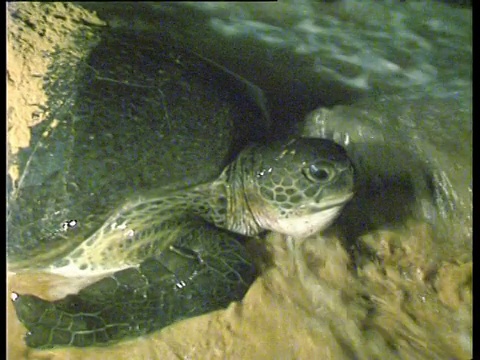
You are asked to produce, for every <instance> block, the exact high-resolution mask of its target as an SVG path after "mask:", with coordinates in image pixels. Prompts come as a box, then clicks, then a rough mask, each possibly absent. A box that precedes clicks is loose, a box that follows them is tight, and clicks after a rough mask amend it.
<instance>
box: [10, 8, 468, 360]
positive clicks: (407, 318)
mask: <svg viewBox="0 0 480 360" xmlns="http://www.w3.org/2000/svg"><path fill="white" fill-rule="evenodd" d="M8 8H9V10H8V14H7V16H8V19H7V21H8V23H7V24H8V42H7V76H8V82H7V85H8V100H7V108H8V120H7V121H8V122H7V127H8V150H9V154H15V153H16V152H17V151H18V150H19V149H20V148H23V147H27V146H29V141H30V129H29V128H30V127H31V126H34V125H35V124H37V123H38V122H40V121H42V119H43V118H44V116H45V113H44V111H45V108H44V107H43V106H42V104H45V101H46V96H45V94H44V92H43V90H42V74H44V73H45V72H46V69H47V66H48V65H49V58H48V56H46V54H48V52H49V51H52V49H53V46H54V45H59V46H62V44H64V43H67V42H68V39H69V34H70V32H71V30H72V29H73V28H75V27H78V26H101V25H102V22H101V21H100V20H99V19H98V18H96V17H95V15H94V14H91V13H88V12H86V11H84V10H82V9H79V8H77V7H75V6H72V5H69V4H67V3H65V4H63V3H45V4H39V3H9V4H8ZM12 14H15V16H12ZM9 174H10V176H11V177H12V179H13V180H15V179H17V178H18V169H17V167H16V166H15V164H14V163H11V164H10V167H9ZM268 241H269V244H270V250H271V252H272V254H273V257H274V266H273V267H272V268H270V269H268V270H266V271H265V273H264V274H263V275H262V276H261V277H260V278H259V279H258V280H257V281H256V282H255V283H254V285H253V286H252V287H251V289H250V290H249V292H248V293H247V295H246V297H245V299H244V301H243V303H242V304H239V303H234V304H231V306H230V307H229V308H228V309H226V310H224V311H218V312H215V313H211V314H207V315H205V316H201V317H198V318H194V319H189V320H186V321H183V322H180V323H177V324H175V325H174V326H171V327H169V328H166V329H164V330H163V331H160V332H158V333H154V334H151V335H150V336H146V337H143V338H141V339H135V340H132V341H127V342H123V343H120V344H118V345H115V346H111V347H108V348H90V349H57V350H51V351H50V350H49V351H39V350H32V349H28V348H27V347H26V346H25V344H24V342H23V335H24V334H25V331H26V330H25V328H24V327H23V326H22V325H21V324H20V322H19V321H18V319H17V318H16V315H15V313H14V310H13V306H12V304H11V301H10V300H9V298H7V346H8V350H7V354H8V358H9V359H105V358H115V359H207V358H208V359H251V358H257V359H312V358H320V359H344V358H345V359H351V358H352V356H353V354H355V356H357V358H358V359H372V358H392V359H393V358H404V359H407V358H415V359H431V358H436V359H443V358H445V359H467V358H470V357H471V356H472V354H471V346H472V343H471V342H472V337H471V336H472V263H471V262H466V263H462V262H457V261H454V260H453V259H452V260H448V259H447V260H442V261H437V262H433V261H432V260H430V259H432V258H434V257H432V256H431V255H432V251H433V250H432V246H431V241H432V237H431V234H430V232H429V229H428V227H427V226H426V225H424V224H414V223H412V224H408V225H407V226H406V227H405V229H403V230H402V231H400V230H399V231H398V232H387V231H384V232H378V233H375V234H370V235H368V236H366V237H365V238H363V239H362V242H361V244H363V245H362V246H363V250H365V251H368V252H369V253H371V254H372V256H371V259H369V260H368V259H367V260H365V261H362V262H361V263H359V264H354V263H353V262H352V259H351V257H350V256H349V254H347V252H346V251H345V250H344V249H343V248H342V247H341V245H340V243H339V241H337V240H336V238H335V237H329V238H327V240H325V239H318V238H315V239H310V240H308V241H306V242H305V243H304V244H303V246H302V247H301V251H300V252H299V254H301V258H302V259H303V260H304V262H302V263H301V264H300V265H299V264H298V263H295V261H293V260H292V255H291V254H290V253H289V252H288V250H287V247H286V244H285V239H283V238H282V237H280V236H271V237H270V239H269V240H268ZM318 249H322V251H321V253H319V252H318ZM66 281H67V282H68V280H66V279H64V278H61V277H57V276H52V275H45V274H17V275H15V274H8V279H7V296H8V297H9V296H10V293H11V291H17V292H20V293H22V292H23V293H33V294H36V295H39V296H42V297H44V298H47V299H52V298H54V296H53V294H54V293H55V289H57V288H58V287H61V286H64V285H65V283H66Z"/></svg>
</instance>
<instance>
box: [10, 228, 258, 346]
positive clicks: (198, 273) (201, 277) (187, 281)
mask: <svg viewBox="0 0 480 360" xmlns="http://www.w3.org/2000/svg"><path fill="white" fill-rule="evenodd" d="M208 230H209V229H205V228H204V229H202V232H203V235H205V231H207V233H208V232H209V231H208ZM210 231H212V233H211V235H214V236H215V239H211V238H210V239H209V238H208V237H204V236H202V237H201V239H202V241H199V240H198V239H200V238H199V237H197V235H196V234H192V236H188V239H185V238H184V239H181V240H180V241H177V243H176V244H175V245H172V246H170V247H169V248H168V250H166V251H164V252H162V253H161V254H160V255H158V256H155V257H150V258H148V259H146V260H145V261H143V262H142V263H141V264H140V266H139V267H136V268H128V269H125V270H122V271H118V272H116V273H113V274H112V275H110V276H109V277H106V278H104V279H102V280H100V281H98V282H96V283H94V284H92V285H90V286H88V287H86V288H84V289H82V290H81V291H80V292H79V293H78V294H75V295H68V296H66V297H65V298H63V299H60V300H57V301H53V302H49V301H45V300H43V299H40V298H38V297H36V296H33V295H21V294H15V296H14V297H12V299H13V302H14V307H15V310H16V313H17V316H18V318H19V319H20V321H21V322H22V323H23V324H24V325H25V326H26V327H27V329H28V330H29V331H28V333H27V335H26V338H25V340H26V343H27V345H28V346H30V347H34V348H44V349H46V348H52V347H56V346H77V347H86V346H102V345H108V344H110V343H113V342H117V341H119V340H122V339H125V338H131V337H135V336H141V335H144V334H147V333H150V332H152V331H155V330H159V329H161V328H163V327H165V326H167V325H169V324H171V323H173V322H175V321H177V320H181V319H185V318H189V317H193V316H197V315H201V314H204V313H207V312H210V311H213V310H218V309H221V308H224V307H226V306H228V304H229V303H230V302H232V301H238V300H241V299H242V298H243V296H244V294H245V292H246V291H247V289H248V288H249V286H250V285H251V283H252V282H253V280H254V276H255V272H254V269H253V266H252V263H251V261H250V259H249V256H248V254H247V252H246V250H245V249H244V247H243V246H242V245H241V244H240V243H239V242H238V241H237V240H236V239H235V238H234V237H232V235H231V234H229V233H226V232H225V233H223V232H221V233H220V235H219V232H218V229H215V230H213V229H210ZM213 231H214V232H213ZM219 240H220V241H219ZM192 241H193V242H192Z"/></svg>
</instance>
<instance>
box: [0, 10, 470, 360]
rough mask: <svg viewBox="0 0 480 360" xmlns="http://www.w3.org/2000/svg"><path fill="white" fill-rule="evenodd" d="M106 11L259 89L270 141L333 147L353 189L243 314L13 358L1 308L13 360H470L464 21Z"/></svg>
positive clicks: (18, 280) (15, 349)
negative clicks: (348, 168)
mask: <svg viewBox="0 0 480 360" xmlns="http://www.w3.org/2000/svg"><path fill="white" fill-rule="evenodd" d="M365 4H368V5H365ZM111 6H112V5H106V4H104V5H102V7H104V9H103V10H102V8H101V7H98V8H97V9H96V10H97V11H98V14H99V16H100V17H101V18H102V17H103V18H105V19H107V20H109V21H110V22H111V24H112V25H113V26H117V27H119V28H121V27H122V26H125V24H126V23H128V24H133V28H138V29H142V30H144V31H147V32H150V33H151V32H158V31H159V30H158V28H159V26H158V24H159V23H161V24H162V31H163V30H165V31H166V32H167V33H168V34H169V35H170V36H173V38H174V39H175V40H176V41H178V42H179V43H181V44H182V46H185V47H189V48H191V49H193V50H194V51H196V52H198V53H200V54H201V55H203V56H207V57H209V58H211V59H212V60H214V61H216V62H218V63H220V64H223V65H225V66H227V67H228V69H230V70H232V71H235V72H236V73H238V74H240V75H241V76H243V77H245V78H247V79H249V80H250V81H253V82H254V83H255V84H256V85H258V86H259V87H260V88H262V89H263V90H264V91H265V94H266V96H267V99H268V102H267V106H268V109H269V111H270V114H271V119H272V123H273V125H272V128H271V131H272V133H274V134H275V136H282V135H284V133H285V132H302V133H303V134H307V135H310V136H328V137H332V138H334V139H336V140H337V141H339V142H341V143H343V144H344V145H345V146H346V147H347V149H349V150H350V151H351V155H352V157H353V158H355V159H356V161H357V162H358V165H357V166H358V168H359V169H358V170H359V173H360V175H361V177H360V184H362V185H364V187H363V188H360V189H359V191H358V197H357V198H358V200H356V201H354V202H352V204H351V205H350V207H349V208H347V209H346V211H345V214H344V216H342V218H340V219H339V221H338V222H337V224H336V225H335V226H334V227H333V228H332V229H331V230H330V231H329V232H327V234H325V235H324V236H323V237H320V236H319V237H314V238H311V239H308V240H305V241H303V242H301V241H293V242H292V241H288V239H284V238H282V237H280V236H270V237H269V238H268V239H267V240H266V241H267V244H268V246H267V252H268V256H267V255H265V257H266V258H268V259H269V261H268V262H267V263H268V266H267V265H265V264H266V262H265V261H262V259H263V257H261V256H259V261H260V262H261V263H262V264H263V266H264V267H265V270H264V272H263V274H262V276H261V277H260V278H259V279H258V280H257V281H256V282H255V284H254V285H253V286H252V288H251V289H250V291H249V292H248V293H247V296H246V297H245V299H244V301H243V302H242V303H241V304H232V306H231V307H229V309H227V310H226V311H220V312H216V313H214V314H208V315H205V316H202V317H200V318H194V319H190V320H187V321H184V322H181V323H179V324H176V325H174V326H172V327H169V328H167V329H165V330H164V331H161V332H159V333H158V334H157V333H155V334H152V335H151V336H148V337H145V338H142V339H139V340H136V341H129V342H127V343H125V344H119V345H116V346H113V347H111V348H105V349H86V350H77V349H73V350H72V349H69V350H55V351H48V352H42V351H32V350H25V347H24V345H23V344H22V340H21V337H22V331H24V330H22V328H21V326H20V325H19V324H18V321H17V320H16V319H15V315H14V313H13V312H12V309H11V306H10V305H11V304H10V303H8V311H9V312H8V315H9V331H8V333H9V336H8V338H9V345H10V346H9V353H10V355H9V356H10V357H11V358H12V359H13V358H19V356H20V355H18V354H22V355H24V356H26V357H28V358H65V357H66V356H67V355H68V356H71V358H97V357H100V356H102V357H105V356H110V357H113V356H115V358H117V356H118V358H122V356H123V357H125V358H126V357H129V358H132V357H137V358H142V357H143V358H153V357H157V358H191V359H194V358H199V359H200V358H232V359H242V358H254V357H256V358H271V359H306V358H312V357H313V358H332V359H343V358H345V359H352V358H357V359H372V358H386V357H388V358H400V359H407V358H418V359H421V358H424V359H430V358H439V359H441V358H450V359H451V358H456V359H464V358H469V357H471V356H472V355H471V351H472V330H471V326H472V319H471V315H472V312H471V311H472V292H471V291H472V288H471V283H472V263H471V258H472V256H471V242H472V237H471V226H472V225H471V212H472V198H471V192H472V184H471V177H472V166H471V152H472V147H471V146H472V145H471V144H472V139H471V124H472V119H471V11H470V10H469V9H460V8H452V7H449V6H446V5H444V4H440V3H434V2H408V3H403V2H402V3H400V2H398V3H397V2H357V1H345V2H342V3H334V4H326V3H317V2H308V1H304V2H301V4H298V3H295V4H294V3H290V2H280V3H276V4H229V5H226V4H221V3H204V4H196V3H191V4H185V5H184V6H183V7H176V6H172V5H157V4H151V5H150V4H149V5H142V6H140V7H137V8H136V12H135V17H134V18H132V14H133V12H132V11H130V9H129V6H130V5H122V7H121V8H120V7H118V6H116V7H115V11H112V8H111ZM37 11H38V13H37V14H36V15H37V16H40V14H42V8H38V9H37ZM57 11H58V12H61V11H62V9H57ZM64 11H65V10H64ZM74 14H75V13H74ZM32 15H35V14H32ZM65 16H68V15H65ZM72 16H73V15H72ZM192 16H194V19H195V20H192ZM159 19H162V21H161V22H159ZM52 26H54V25H52ZM129 26H131V25H129ZM9 68H10V64H9ZM9 86H12V85H11V84H9ZM10 101H11V100H10V99H9V104H10ZM15 105H16V106H19V104H18V103H17V104H14V106H15ZM304 118H306V120H305V121H303V119H304ZM275 124H280V126H278V125H277V126H276V125H275ZM285 129H287V130H285ZM11 134H12V133H11V132H10V133H9V137H10V136H12V135H11ZM252 249H254V250H256V249H258V247H257V246H255V244H252ZM62 287H63V288H68V286H66V284H65V280H64V279H59V278H57V277H52V276H45V275H42V274H33V275H31V274H26V275H11V276H10V277H9V283H8V290H15V291H18V292H22V291H23V292H32V293H36V294H39V295H43V296H45V297H48V298H55V297H58V296H59V295H58V293H59V289H60V288H62ZM134 354H135V355H134Z"/></svg>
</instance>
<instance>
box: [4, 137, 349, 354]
mask: <svg viewBox="0 0 480 360" xmlns="http://www.w3.org/2000/svg"><path fill="white" fill-rule="evenodd" d="M352 191H353V168H352V166H351V163H350V160H349V159H348V157H347V155H346V152H345V150H344V149H343V148H342V147H341V146H339V145H337V144H335V143H334V142H332V141H329V140H324V139H295V140H292V141H289V142H288V143H281V142H275V143H272V144H269V145H257V146H251V147H248V148H247V149H245V150H244V151H242V153H240V155H239V156H238V158H237V159H236V160H235V161H234V162H233V163H232V164H230V165H229V166H227V168H226V169H225V170H224V171H223V172H222V174H221V175H220V176H219V178H218V179H217V180H215V181H212V182H211V183H208V184H202V185H197V186H195V187H192V188H189V189H185V190H182V191H180V192H174V193H171V194H165V193H164V194H163V195H161V196H158V197H153V198H148V199H140V200H139V201H137V202H134V203H132V204H127V205H126V206H124V207H123V208H121V209H120V210H119V211H118V212H117V213H115V214H114V215H112V217H111V218H109V219H108V220H107V221H106V223H105V224H104V225H103V226H102V227H101V229H99V230H98V231H97V232H96V233H95V234H93V235H92V236H91V237H90V238H88V239H86V240H85V241H84V243H83V244H82V245H81V246H80V247H79V248H77V249H76V250H74V251H73V252H72V253H71V254H69V255H68V257H67V258H63V259H59V261H58V262H57V263H56V264H58V266H57V265H56V264H55V263H54V264H53V265H54V266H53V267H52V268H50V270H51V271H53V270H55V271H56V272H58V270H61V269H64V270H67V269H68V270H71V269H72V268H74V269H76V270H78V271H80V272H81V271H85V269H87V270H88V268H89V267H88V266H86V267H85V269H84V266H83V265H84V264H88V265H89V266H90V271H91V274H95V272H97V273H101V272H108V271H109V270H110V271H114V270H118V269H122V270H119V271H115V272H113V274H111V275H109V276H107V277H105V278H104V279H102V280H100V281H98V282H97V283H94V284H92V285H90V286H88V287H86V288H84V289H83V290H81V291H80V292H79V293H78V294H76V295H69V296H67V297H65V298H64V299H61V300H58V301H54V302H48V301H44V300H42V299H40V298H38V297H35V296H32V295H22V294H15V296H14V297H13V300H14V306H15V309H16V312H17V315H18V318H19V319H20V321H21V322H22V323H23V324H24V325H25V326H26V327H27V328H28V330H29V332H28V334H27V336H26V342H27V345H28V346H30V347H35V348H51V347H55V346H79V347H81V346H93V345H97V346H99V345H106V344H110V343H113V342H116V341H119V340H122V339H124V338H129V337H135V336H139V335H143V334H147V333H149V332H152V331H154V330H159V329H161V328H163V327H165V326H167V325H169V324H171V323H173V322H175V321H177V320H180V319H184V318H189V317H192V316H197V315H200V314H204V313H207V312H210V311H213V310H217V309H221V308H224V307H226V306H227V305H228V304H229V303H230V302H232V301H238V300H241V299H242V297H243V296H244V294H245V293H246V291H247V289H248V287H249V286H250V285H251V283H252V282H253V280H254V278H255V271H254V269H253V266H252V262H251V260H250V258H249V256H248V254H247V252H246V250H245V249H244V248H243V247H242V245H241V244H240V242H238V240H237V239H238V237H239V235H235V233H236V234H241V235H246V236H253V235H256V234H258V233H260V232H261V231H265V230H273V231H278V232H281V233H283V234H287V235H291V236H308V235H310V234H312V233H314V232H316V231H320V230H322V229H324V228H325V227H327V226H328V224H329V223H330V222H331V221H332V219H333V218H334V217H335V216H337V215H338V213H339V212H340V210H341V208H342V207H343V205H344V204H345V203H346V201H348V200H349V199H350V197H351V195H352ZM119 226H120V228H119ZM119 229H120V231H119ZM126 230H128V232H130V234H131V235H125V231H126ZM227 230H228V231H227ZM65 259H68V261H67V265H64V264H63V260H65ZM138 263H140V265H139V266H135V265H136V264H138ZM62 266H64V267H62Z"/></svg>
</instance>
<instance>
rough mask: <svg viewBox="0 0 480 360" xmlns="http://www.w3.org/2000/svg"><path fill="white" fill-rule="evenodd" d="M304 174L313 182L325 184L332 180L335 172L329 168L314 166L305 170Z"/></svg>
mask: <svg viewBox="0 0 480 360" xmlns="http://www.w3.org/2000/svg"><path fill="white" fill-rule="evenodd" d="M303 174H304V175H305V177H306V178H307V179H308V180H310V181H312V182H324V181H328V180H330V178H331V177H332V176H333V171H332V169H329V168H328V167H325V166H318V165H315V164H312V165H310V166H309V167H307V168H305V169H304V170H303Z"/></svg>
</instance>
